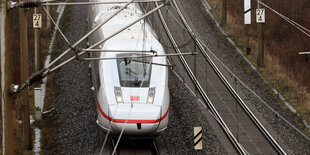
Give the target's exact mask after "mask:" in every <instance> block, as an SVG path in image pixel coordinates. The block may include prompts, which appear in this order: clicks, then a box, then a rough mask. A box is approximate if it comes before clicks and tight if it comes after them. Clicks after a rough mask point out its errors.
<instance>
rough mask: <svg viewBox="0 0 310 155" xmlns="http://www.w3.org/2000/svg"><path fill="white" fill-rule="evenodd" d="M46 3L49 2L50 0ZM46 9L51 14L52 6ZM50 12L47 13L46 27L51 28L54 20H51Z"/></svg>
mask: <svg viewBox="0 0 310 155" xmlns="http://www.w3.org/2000/svg"><path fill="white" fill-rule="evenodd" d="M46 4H48V2H47V3H46ZM46 10H47V12H48V14H51V7H50V6H46ZM48 14H47V15H46V29H50V28H51V27H52V22H51V19H50V18H49V17H48Z"/></svg>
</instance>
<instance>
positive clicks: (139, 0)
mask: <svg viewBox="0 0 310 155" xmlns="http://www.w3.org/2000/svg"><path fill="white" fill-rule="evenodd" d="M127 2H129V1H124V0H121V1H120V0H111V1H108V2H72V3H42V5H45V6H58V5H95V4H118V3H127ZM148 2H163V0H135V1H134V2H133V3H148Z"/></svg>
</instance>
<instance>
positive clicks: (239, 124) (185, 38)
mask: <svg viewBox="0 0 310 155" xmlns="http://www.w3.org/2000/svg"><path fill="white" fill-rule="evenodd" d="M172 2H173V4H171V5H170V6H169V9H166V10H165V11H158V16H157V17H154V16H153V17H152V22H151V23H152V24H151V25H153V27H154V26H157V27H156V29H157V30H158V32H160V37H159V38H161V39H162V40H161V42H162V43H163V44H164V45H166V49H167V51H169V52H173V51H176V52H177V53H185V52H190V51H192V52H198V55H197V56H191V57H188V56H187V57H185V56H179V63H180V64H182V65H183V66H184V69H185V70H186V72H187V75H188V76H184V75H183V77H184V78H187V79H190V80H191V81H192V82H193V83H194V86H195V87H196V88H197V91H198V92H199V96H200V97H201V98H202V99H203V100H204V101H205V103H206V104H207V106H208V107H209V109H210V111H211V112H212V114H213V115H214V117H215V118H216V119H217V121H218V122H219V124H220V126H221V127H222V129H223V130H224V132H225V133H226V135H227V136H228V139H229V140H230V141H231V143H232V144H233V146H234V147H235V149H236V151H237V152H238V153H239V154H286V153H285V152H284V150H283V149H282V148H281V146H279V145H278V143H277V142H276V141H275V140H274V139H273V137H272V136H271V135H270V134H269V133H268V131H267V130H266V129H265V128H264V127H263V126H262V124H261V123H260V121H259V120H258V119H257V118H256V117H255V116H254V114H253V113H252V112H251V110H250V109H249V108H248V107H247V106H246V104H245V103H244V101H243V100H242V99H241V98H240V96H239V95H238V94H237V92H236V91H235V90H234V88H233V87H232V86H231V85H230V84H229V82H228V81H227V80H226V78H225V77H224V76H223V74H222V73H221V71H220V70H219V69H218V68H217V66H216V65H215V64H214V63H213V61H212V60H211V58H210V57H209V55H208V53H207V52H206V50H205V49H204V47H203V46H202V44H201V43H200V41H199V40H198V39H197V37H196V36H195V35H194V33H193V32H192V30H191V29H190V27H189V25H188V23H187V22H186V20H185V18H184V17H183V15H182V13H181V11H180V9H179V8H178V5H177V3H176V2H175V1H174V0H173V1H172ZM158 4H159V3H157V2H156V3H155V6H156V5H158ZM158 22H161V23H162V25H156V23H158ZM163 31H165V32H166V34H163V33H161V32H163ZM163 35H164V36H163ZM191 40H192V41H191ZM167 42H170V43H171V44H172V46H171V45H167ZM180 47H181V48H180ZM198 92H197V93H198Z"/></svg>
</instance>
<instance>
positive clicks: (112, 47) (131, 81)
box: [88, 0, 170, 136]
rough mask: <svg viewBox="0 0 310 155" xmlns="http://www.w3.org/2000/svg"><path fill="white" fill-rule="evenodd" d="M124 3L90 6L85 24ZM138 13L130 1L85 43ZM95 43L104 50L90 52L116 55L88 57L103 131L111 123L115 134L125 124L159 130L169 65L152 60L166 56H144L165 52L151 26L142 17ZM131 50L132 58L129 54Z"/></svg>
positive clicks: (138, 131) (139, 130)
mask: <svg viewBox="0 0 310 155" xmlns="http://www.w3.org/2000/svg"><path fill="white" fill-rule="evenodd" d="M101 1H106V0H101ZM108 1H111V0H108ZM123 5H125V3H122V4H97V5H91V6H89V10H88V12H89V18H88V23H89V28H90V29H91V28H93V27H95V26H96V25H97V24H100V23H101V22H102V21H104V20H106V19H107V18H109V17H110V16H111V15H112V14H113V13H115V12H116V11H117V10H118V9H120V8H121V7H122V6H123ZM141 16H143V13H142V11H141V9H140V7H139V5H138V4H135V3H132V4H130V5H129V6H128V7H126V9H124V10H123V11H121V12H120V13H119V14H117V15H116V16H115V17H114V18H112V19H111V20H110V21H109V22H107V23H106V24H105V25H104V26H102V27H101V28H100V29H99V30H97V31H96V32H95V33H94V34H93V35H92V36H90V37H89V42H90V45H92V44H95V43H97V42H98V41H100V40H102V39H103V38H104V37H107V36H109V35H111V34H112V33H114V32H116V31H118V30H120V29H121V28H123V27H124V26H126V25H128V24H129V23H131V22H133V21H134V20H136V19H138V18H139V17H141ZM97 49H100V50H103V51H105V52H97V53H95V52H94V53H91V54H90V57H92V58H119V59H110V60H100V61H92V62H91V72H92V81H93V85H94V90H95V91H94V92H95V96H96V99H97V113H98V120H97V123H98V125H99V126H100V127H102V128H103V129H104V131H108V130H109V129H110V131H111V132H110V133H112V134H114V135H116V134H119V133H120V132H121V131H122V128H123V126H124V124H126V126H125V128H124V131H123V134H124V135H129V136H130V135H135V136H153V135H158V134H159V133H160V132H162V131H164V130H165V129H166V128H167V124H168V113H169V107H170V106H169V104H170V94H169V89H168V68H167V67H163V66H160V65H156V64H167V58H166V57H147V56H149V55H153V54H152V53H151V52H147V51H155V52H157V54H158V55H161V54H165V51H164V49H163V47H162V45H161V44H160V42H159V41H158V40H157V37H156V35H155V33H154V32H153V30H152V29H151V27H150V26H149V25H148V24H147V23H144V21H143V20H141V21H139V22H138V23H136V24H134V25H133V26H131V27H129V28H127V29H126V30H124V31H123V32H121V33H119V34H118V35H116V36H115V37H113V38H111V39H109V40H108V41H106V42H104V43H103V44H102V45H99V46H98V47H97ZM109 51H110V52H109ZM144 51H145V52H144ZM130 56H131V57H135V58H128V57H130ZM126 57H127V58H126Z"/></svg>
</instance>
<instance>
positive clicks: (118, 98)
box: [114, 87, 124, 103]
mask: <svg viewBox="0 0 310 155" xmlns="http://www.w3.org/2000/svg"><path fill="white" fill-rule="evenodd" d="M114 94H115V99H116V103H124V100H123V94H122V89H121V88H120V87H114Z"/></svg>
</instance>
